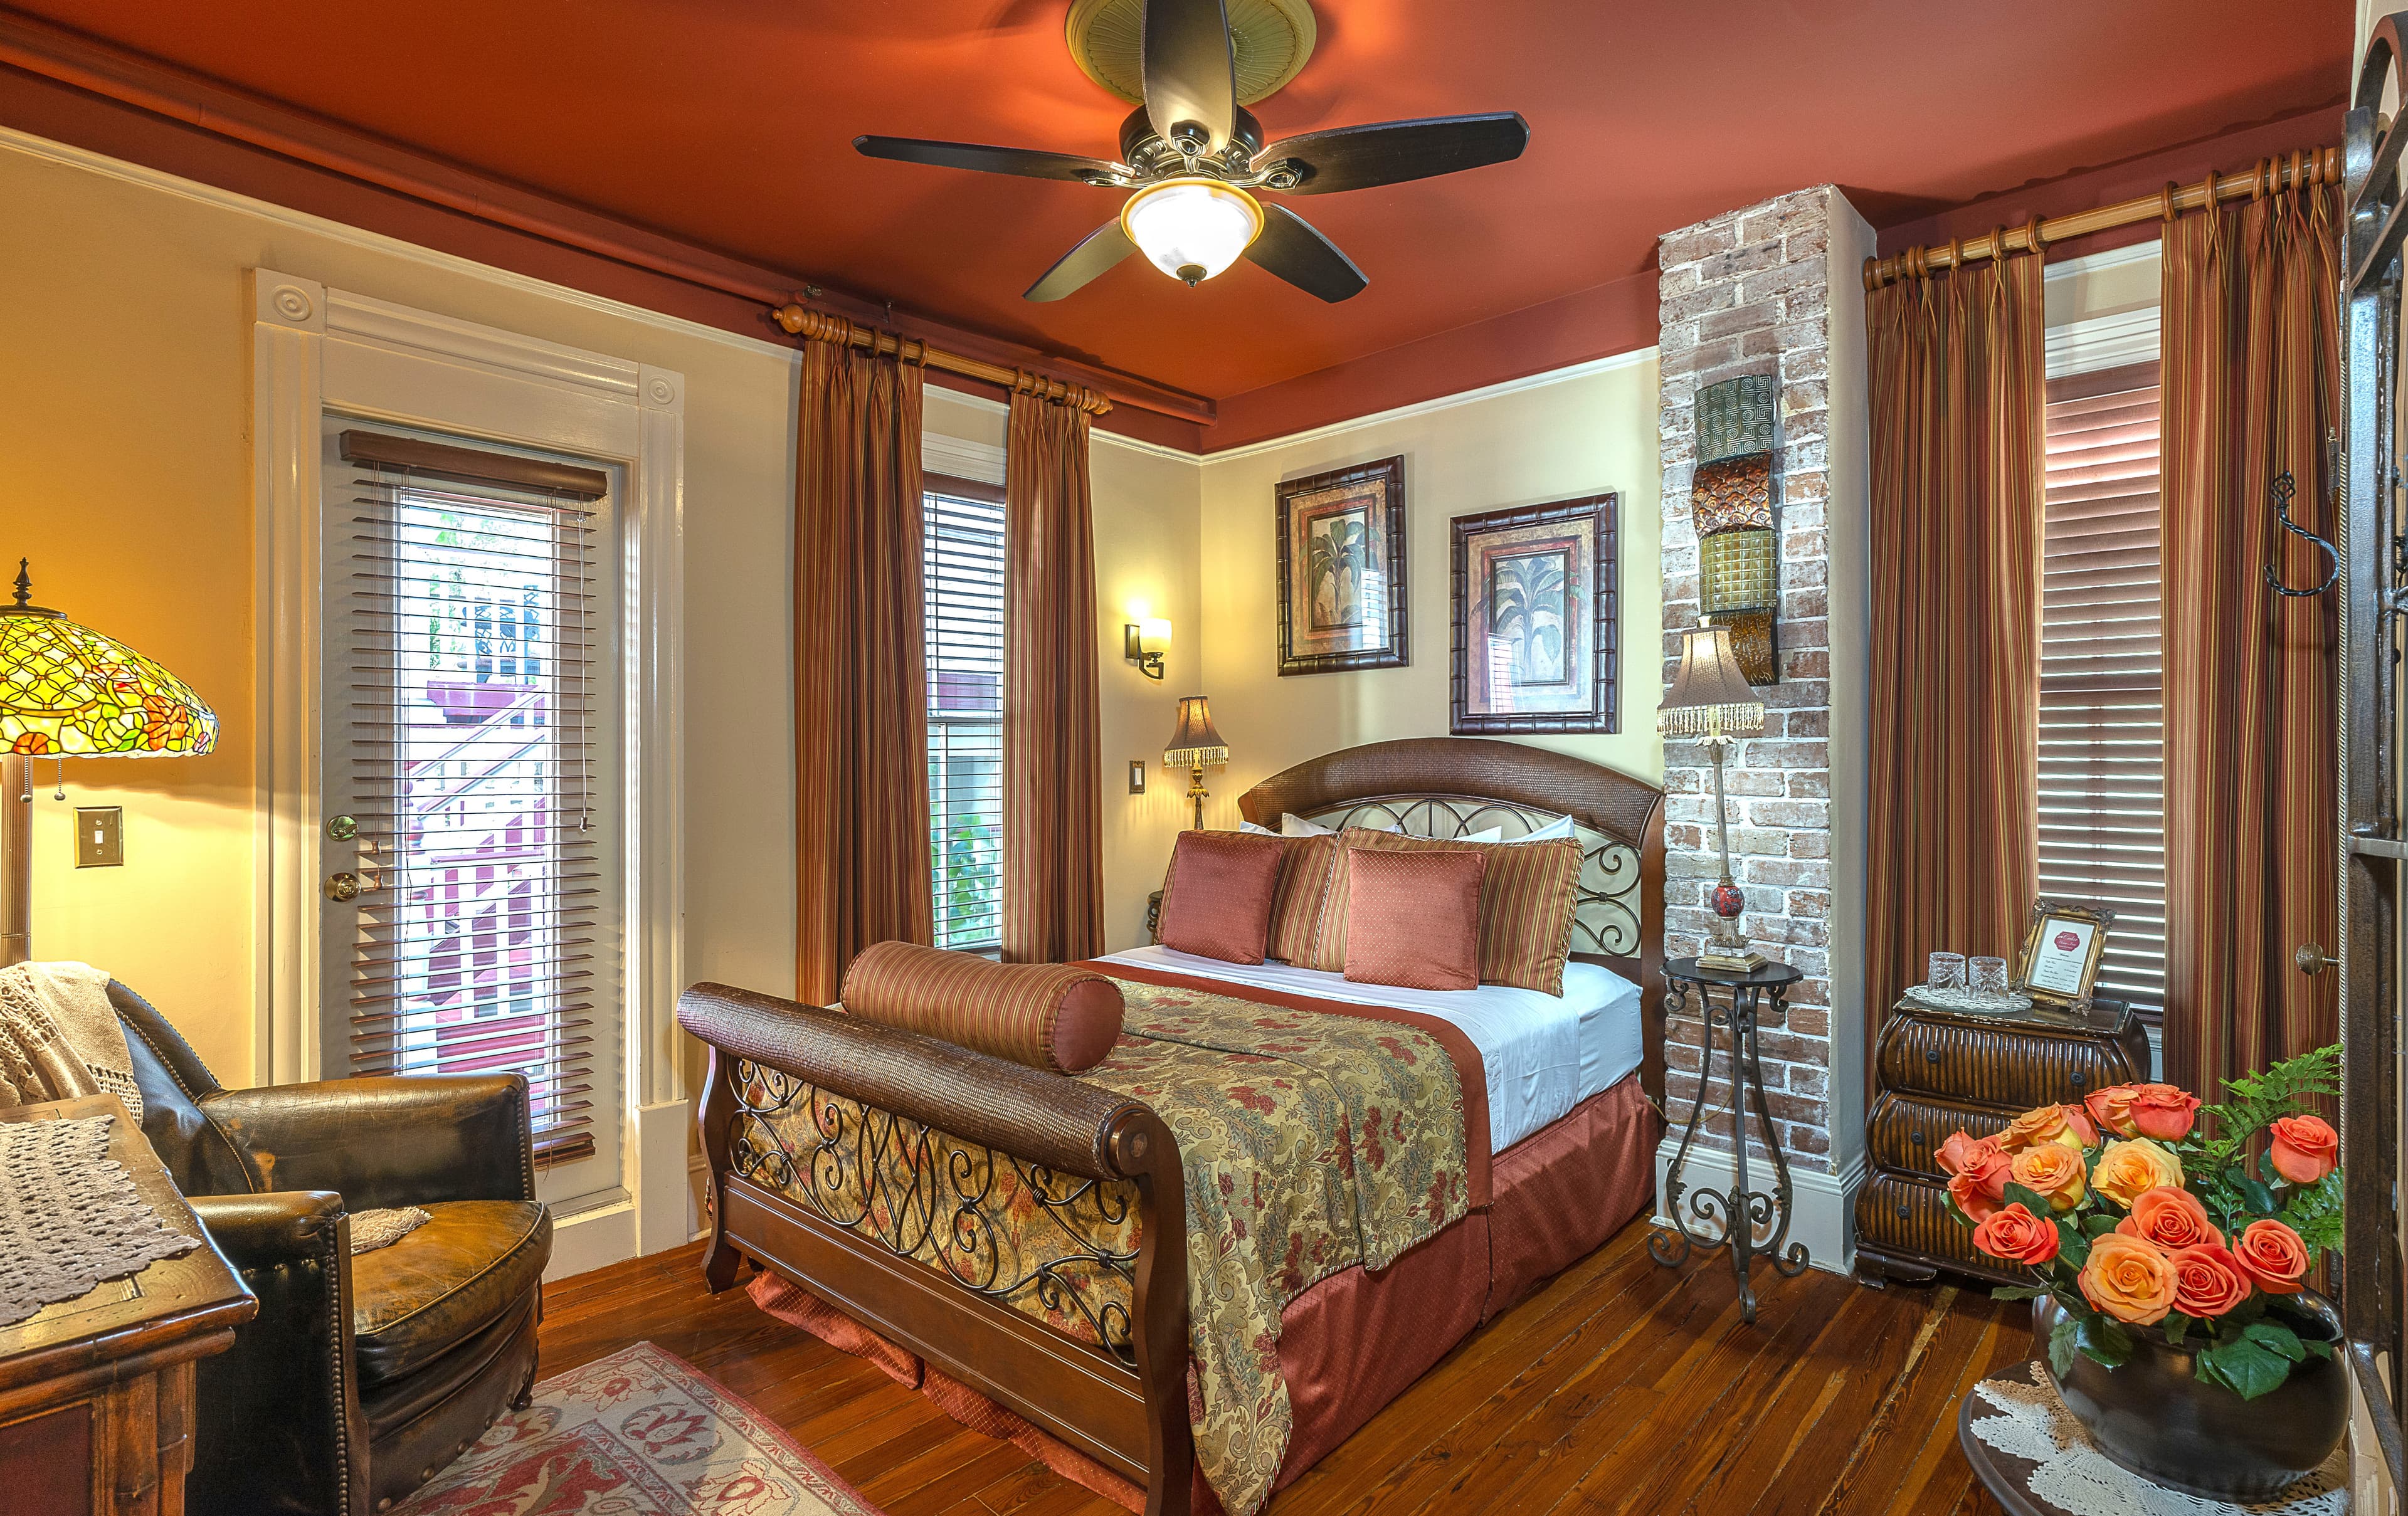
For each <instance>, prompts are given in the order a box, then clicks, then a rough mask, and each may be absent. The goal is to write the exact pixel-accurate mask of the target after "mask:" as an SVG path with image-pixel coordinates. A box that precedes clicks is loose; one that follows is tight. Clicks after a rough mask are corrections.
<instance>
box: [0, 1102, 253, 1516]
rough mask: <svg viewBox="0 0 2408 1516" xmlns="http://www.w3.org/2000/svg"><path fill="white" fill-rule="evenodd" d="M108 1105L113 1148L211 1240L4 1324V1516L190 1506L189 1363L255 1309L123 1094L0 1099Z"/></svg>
mask: <svg viewBox="0 0 2408 1516" xmlns="http://www.w3.org/2000/svg"><path fill="white" fill-rule="evenodd" d="M104 1111H107V1112H110V1113H113V1114H114V1115H115V1116H116V1117H117V1122H116V1124H115V1126H114V1127H113V1128H112V1129H111V1131H110V1134H109V1136H110V1140H109V1148H108V1155H109V1156H110V1157H111V1158H114V1159H116V1160H117V1161H118V1162H119V1163H120V1164H122V1165H123V1166H125V1171H126V1173H128V1174H129V1175H131V1176H132V1177H133V1180H134V1187H135V1188H136V1190H138V1191H140V1192H141V1194H142V1198H143V1199H145V1200H147V1201H149V1202H150V1205H151V1207H152V1208H153V1209H156V1210H157V1211H158V1212H159V1213H160V1214H161V1215H162V1216H165V1218H167V1221H168V1223H169V1224H170V1225H172V1226H175V1227H176V1228H177V1229H178V1230H179V1231H184V1232H188V1233H191V1234H193V1235H195V1236H199V1237H202V1238H203V1240H202V1243H201V1245H200V1247H198V1248H196V1249H194V1250H193V1251H191V1252H188V1253H186V1254H184V1255H183V1256H182V1257H180V1258H167V1259H163V1260H161V1261H160V1262H158V1263H155V1264H152V1265H151V1266H150V1267H148V1268H146V1269H144V1270H143V1271H142V1272H141V1273H139V1274H136V1275H135V1276H134V1277H133V1278H132V1279H125V1280H113V1281H111V1282H109V1283H107V1284H102V1285H99V1286H97V1287H95V1288H94V1289H93V1290H92V1291H91V1292H89V1293H88V1294H84V1295H83V1296H81V1297H80V1298H79V1299H75V1300H68V1301H63V1302H61V1303H60V1304H58V1305H55V1306H45V1307H44V1308H43V1309H40V1310H38V1311H36V1312H35V1313H34V1314H33V1315H31V1316H29V1317H27V1318H26V1319H25V1320H23V1321H22V1322H19V1323H17V1324H16V1325H14V1326H7V1327H0V1510H5V1511H7V1513H8V1516H181V1512H182V1511H183V1509H184V1475H185V1474H186V1473H187V1472H188V1471H189V1470H190V1469H191V1468H192V1466H193V1443H192V1426H193V1364H194V1363H195V1362H197V1361H198V1360H200V1359H203V1358H206V1357H208V1355H209V1354H211V1353H213V1352H223V1351H224V1350H225V1349H226V1348H228V1347H230V1346H232V1345H233V1343H234V1329H235V1327H236V1325H237V1324H239V1323H243V1322H247V1321H249V1320H251V1316H252V1315H253V1314H254V1313H255V1312H256V1311H257V1310H258V1309H259V1302H258V1301H257V1300H255V1299H253V1298H252V1297H251V1292H250V1291H249V1290H247V1289H245V1288H244V1287H243V1283H242V1280H239V1279H237V1278H236V1277H235V1274H234V1271H233V1270H232V1269H231V1268H229V1267H227V1266H226V1261H225V1259H224V1258H223V1257H222V1256H220V1254H219V1252H218V1251H217V1249H216V1247H215V1246H213V1245H212V1244H210V1243H209V1242H208V1240H207V1237H208V1234H207V1233H205V1232H203V1231H202V1229H201V1223H199V1222H198V1221H197V1220H195V1219H194V1217H193V1213H192V1211H191V1210H190V1209H187V1208H186V1207H185V1205H184V1199H183V1196H181V1195H180V1194H177V1193H176V1186H175V1182H174V1181H173V1180H170V1179H168V1177H167V1171H166V1170H165V1168H162V1167H161V1166H159V1159H158V1156H157V1155H156V1154H155V1153H153V1152H152V1151H150V1142H149V1141H148V1140H146V1139H145V1138H144V1137H143V1136H142V1131H141V1128H139V1127H137V1126H136V1125H135V1124H134V1123H133V1122H132V1121H130V1120H128V1119H127V1117H126V1114H125V1108H124V1107H123V1106H121V1105H119V1104H118V1103H117V1097H116V1096H114V1095H106V1094H103V1095H88V1096H85V1097H83V1098H81V1099H76V1100H55V1101H50V1102H47V1103H45V1104H42V1105H33V1106H10V1107H0V1122H31V1121H44V1120H50V1119H55V1118H62V1117H86V1116H97V1115H100V1114H101V1113H102V1112H104Z"/></svg>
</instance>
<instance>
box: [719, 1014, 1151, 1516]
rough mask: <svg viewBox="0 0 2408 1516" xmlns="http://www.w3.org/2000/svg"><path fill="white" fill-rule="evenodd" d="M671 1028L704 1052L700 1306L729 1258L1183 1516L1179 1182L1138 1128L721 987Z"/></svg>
mask: <svg viewBox="0 0 2408 1516" xmlns="http://www.w3.org/2000/svg"><path fill="white" fill-rule="evenodd" d="M678 1021H679V1023H680V1024H681V1025H682V1026H684V1027H685V1029H686V1030H687V1031H689V1032H691V1033H693V1034H694V1035H695V1037H698V1038H699V1039H701V1040H702V1041H703V1042H704V1043H705V1044H706V1045H707V1046H708V1047H709V1048H710V1077H709V1080H708V1088H707V1090H706V1093H705V1094H704V1097H703V1101H702V1106H701V1110H700V1113H699V1120H700V1124H701V1132H702V1144H703V1151H704V1153H705V1156H706V1158H707V1160H708V1162H709V1164H710V1242H709V1247H708V1251H706V1252H705V1254H704V1260H703V1267H704V1275H705V1278H706V1280H708V1282H709V1284H710V1288H711V1289H712V1290H714V1291H718V1290H724V1289H726V1288H727V1287H728V1286H730V1285H732V1284H733V1283H734V1282H735V1280H736V1274H737V1268H738V1262H739V1260H740V1258H745V1257H749V1258H751V1259H752V1260H753V1262H754V1263H756V1264H757V1265H759V1266H761V1267H763V1268H765V1269H768V1270H770V1271H772V1272H774V1273H776V1274H778V1275H780V1276H781V1277H783V1278H785V1279H788V1280H792V1281H794V1282H795V1283H796V1284H798V1285H800V1286H802V1287H803V1288H804V1289H806V1290H809V1291H810V1292H811V1293H812V1294H815V1295H818V1296H819V1297H820V1298H821V1299H823V1300H825V1301H826V1302H828V1303H829V1304H830V1305H833V1306H835V1307H836V1308H837V1309H840V1310H842V1311H844V1312H845V1313H846V1314H847V1315H849V1316H851V1317H853V1319H854V1320H855V1321H857V1322H859V1323H862V1324H863V1325H865V1326H867V1327H869V1328H871V1329H873V1330H875V1331H877V1332H879V1333H880V1334H882V1335H883V1336H884V1337H888V1338H890V1339H892V1340H893V1341H895V1342H896V1343H898V1344H900V1345H902V1346H903V1347H905V1348H907V1349H909V1350H910V1351H911V1352H915V1353H917V1354H919V1355H920V1356H921V1357H923V1358H924V1359H925V1360H926V1361H927V1362H929V1363H930V1364H932V1365H933V1366H936V1367H938V1368H939V1369H941V1370H943V1371H944V1372H945V1373H947V1374H950V1375H952V1376H953V1378H955V1379H957V1380H961V1381H962V1382H963V1383H965V1384H968V1386H970V1387H971V1388H972V1389H975V1390H977V1391H979V1392H980V1393H982V1394H986V1395H988V1396H990V1397H991V1398H993V1399H995V1400H996V1401H997V1402H999V1403H1001V1404H1002V1405H1004V1406H1007V1407H1009V1408H1010V1409H1012V1410H1014V1411H1017V1412H1018V1413H1020V1414H1021V1415H1023V1416H1025V1417H1026V1418H1027V1419H1028V1420H1029V1421H1031V1422H1033V1423H1036V1424H1037V1425H1038V1426H1039V1427H1041V1428H1043V1429H1044V1430H1046V1431H1047V1432H1050V1433H1052V1434H1053V1435H1054V1436H1055V1437H1060V1438H1061V1439H1062V1440H1063V1441H1065V1442H1067V1443H1068V1444H1069V1445H1070V1446H1072V1447H1074V1448H1076V1449H1078V1450H1079V1451H1080V1452H1084V1453H1086V1454H1087V1455H1088V1456H1089V1457H1092V1458H1094V1459H1095V1460H1096V1461H1097V1462H1098V1463H1100V1464H1102V1465H1103V1466H1106V1467H1108V1468H1111V1469H1112V1470H1114V1471H1115V1472H1117V1473H1120V1474H1122V1475H1124V1476H1125V1477H1126V1478H1128V1479H1130V1480H1133V1481H1136V1482H1138V1483H1140V1484H1141V1485H1143V1486H1144V1487H1145V1489H1146V1492H1147V1499H1146V1509H1147V1512H1148V1516H1184V1512H1186V1510H1187V1509H1188V1506H1189V1498H1188V1496H1189V1480H1190V1474H1191V1470H1192V1467H1193V1463H1194V1457H1195V1452H1194V1447H1193V1442H1192V1435H1191V1433H1190V1430H1189V1427H1188V1423H1187V1360H1188V1352H1187V1255H1186V1242H1185V1231H1186V1228H1185V1218H1186V1201H1185V1186H1184V1180H1183V1172H1182V1168H1181V1163H1180V1154H1179V1148H1178V1143H1177V1141H1176V1140H1175V1139H1174V1138H1173V1137H1171V1134H1170V1132H1169V1129H1168V1127H1166V1126H1165V1125H1164V1124H1163V1123H1162V1121H1161V1120H1160V1118H1159V1117H1157V1116H1156V1115H1155V1114H1154V1111H1153V1110H1152V1109H1151V1108H1148V1107H1147V1106H1145V1105H1144V1104H1143V1103H1142V1102H1140V1101H1136V1100H1131V1099H1127V1098H1125V1097H1124V1096H1121V1095H1117V1094H1112V1093H1111V1092H1109V1091H1106V1090H1102V1089H1099V1088H1097V1086H1095V1085H1092V1084H1087V1083H1084V1082H1082V1081H1081V1080H1075V1079H1069V1078H1066V1077H1064V1076H1061V1075H1058V1074H1051V1073H1047V1072H1044V1071H1041V1070H1039V1069H1034V1068H1027V1067H1024V1066H1022V1065H1018V1064H1012V1063H1008V1062H1005V1061H1003V1060H1001V1059H997V1058H992V1057H989V1056H987V1055H985V1054H982V1053H978V1052H972V1051H968V1050H967V1049H964V1048H960V1047H956V1046H954V1045H953V1044H952V1043H949V1042H944V1041H941V1040H939V1039H938V1038H935V1037H925V1036H921V1035H919V1034H917V1033H912V1032H906V1031H902V1030H899V1029H897V1028H895V1027H889V1026H883V1025H880V1024H878V1023H870V1022H865V1021H862V1020H860V1019H858V1018H856V1017H852V1016H847V1015H844V1014H842V1013H841V1012H838V1011H830V1010H825V1009H822V1008H818V1007H813V1006H804V1005H799V1004H797V1003H796V1002H794V1001H790V1000H783V999H780V998H777V997H775V996H771V995H764V994H753V993H751V992H749V991H744V990H737V989H731V988H729V987H727V986H725V985H718V984H698V985H695V987H694V988H692V989H690V990H688V991H687V992H686V993H685V994H684V995H682V996H681V998H680V1000H679V1002H678ZM1006 1211H1009V1212H1011V1214H1013V1215H1014V1216H1017V1217H1020V1218H1026V1220H1025V1221H1021V1222H1017V1223H1014V1224H1012V1225H1011V1226H1009V1227H1007V1226H1002V1225H999V1224H998V1222H997V1217H998V1214H1000V1213H1002V1212H1006ZM1007 1233H1009V1235H1006V1234H1007Z"/></svg>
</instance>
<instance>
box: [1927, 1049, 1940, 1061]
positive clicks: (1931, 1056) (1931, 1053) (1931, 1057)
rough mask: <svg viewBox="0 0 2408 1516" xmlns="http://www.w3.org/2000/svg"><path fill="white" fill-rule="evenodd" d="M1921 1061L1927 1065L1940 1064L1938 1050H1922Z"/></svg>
mask: <svg viewBox="0 0 2408 1516" xmlns="http://www.w3.org/2000/svg"><path fill="white" fill-rule="evenodd" d="M1923 1061H1924V1062H1925V1063H1927V1064H1936V1063H1938V1062H1940V1050H1939V1049H1938V1048H1926V1049H1924V1050H1923Z"/></svg>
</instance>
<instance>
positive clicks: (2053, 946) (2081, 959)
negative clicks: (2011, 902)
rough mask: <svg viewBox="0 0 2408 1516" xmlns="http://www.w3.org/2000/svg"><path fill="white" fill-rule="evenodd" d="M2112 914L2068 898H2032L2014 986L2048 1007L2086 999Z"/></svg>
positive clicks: (2081, 1002)
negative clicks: (2021, 956)
mask: <svg viewBox="0 0 2408 1516" xmlns="http://www.w3.org/2000/svg"><path fill="white" fill-rule="evenodd" d="M2114 920H2115V913H2114V911H2112V910H2108V909H2105V908H2101V907H2098V906H2085V905H2080V904H2077V903H2075V902H2073V901H2071V900H2045V899H2043V900H2035V901H2033V902H2032V909H2031V925H2030V927H2029V928H2028V929H2027V930H2026V931H2025V933H2024V952H2023V958H2022V960H2021V962H2019V963H2018V964H2017V965H2016V969H2015V980H2016V988H2018V989H2020V990H2022V991H2023V992H2024V993H2025V994H2028V995H2030V996H2031V997H2032V999H2033V1000H2035V1001H2037V1002H2039V1003H2041V1004H2043V1005H2051V1006H2062V1007H2071V1006H2079V1005H2085V1004H2087V1003H2088V1001H2089V999H2090V992H2091V989H2092V987H2093V986H2095V985H2096V984H2097V983H2098V982H2099V958H2100V954H2101V953H2102V952H2104V951H2106V949H2107V928H2108V927H2109V926H2110V925H2112V924H2113V923H2114Z"/></svg>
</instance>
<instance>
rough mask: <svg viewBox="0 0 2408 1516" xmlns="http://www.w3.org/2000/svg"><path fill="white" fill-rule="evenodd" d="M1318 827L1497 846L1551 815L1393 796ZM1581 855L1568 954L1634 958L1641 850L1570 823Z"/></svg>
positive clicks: (1343, 811)
mask: <svg viewBox="0 0 2408 1516" xmlns="http://www.w3.org/2000/svg"><path fill="white" fill-rule="evenodd" d="M1305 819H1306V820H1307V821H1312V822H1318V823H1320V824H1321V825H1323V826H1327V827H1331V828H1344V827H1348V826H1370V827H1389V826H1394V827H1401V828H1402V829H1404V830H1405V831H1407V832H1409V833H1411V834H1412V835H1413V836H1415V837H1438V838H1441V839H1444V838H1453V837H1468V836H1469V835H1470V834H1472V833H1474V832H1484V831H1486V830H1488V829H1489V828H1491V827H1495V828H1497V829H1498V830H1499V831H1500V832H1501V833H1502V834H1503V837H1502V840H1504V841H1507V842H1511V841H1512V840H1513V839H1514V838H1515V837H1527V836H1528V835H1529V834H1530V833H1532V832H1535V831H1537V830H1538V829H1539V828H1541V827H1542V826H1545V825H1547V824H1549V823H1550V822H1557V821H1561V820H1563V817H1562V816H1561V815H1560V814H1558V813H1557V812H1555V811H1549V810H1542V809H1540V808H1537V807H1533V806H1518V805H1511V804H1508V803H1506V802H1504V801H1501V800H1484V799H1482V798H1480V797H1479V796H1477V795H1447V794H1398V795H1377V796H1371V797H1369V798H1364V799H1357V800H1353V801H1349V802H1348V803H1347V804H1345V805H1343V806H1339V807H1335V808H1330V809H1328V810H1323V811H1318V812H1313V813H1312V814H1309V815H1307V816H1306V817H1305ZM1572 835H1573V836H1574V837H1578V838H1579V839H1580V845H1581V851H1582V854H1583V858H1582V864H1581V875H1580V886H1579V889H1580V895H1579V899H1578V901H1577V903H1576V904H1575V906H1574V907H1573V910H1572V951H1574V952H1593V953H1598V954H1600V955H1602V956H1605V957H1614V958H1619V957H1628V956H1633V955H1636V954H1637V953H1638V951H1639V947H1640V937H1641V932H1642V931H1643V930H1644V929H1645V928H1644V925H1643V919H1644V908H1643V906H1642V902H1641V893H1640V883H1641V873H1642V870H1641V858H1640V852H1639V850H1638V849H1637V848H1636V847H1634V846H1632V845H1631V844H1630V843H1628V842H1626V841H1624V840H1623V839H1622V838H1620V837H1612V836H1609V835H1608V834H1606V833H1604V832H1600V831H1598V830H1597V829H1596V828H1595V827H1592V826H1587V825H1584V824H1582V823H1581V822H1579V821H1578V820H1577V819H1575V820H1574V821H1573V822H1572Z"/></svg>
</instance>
